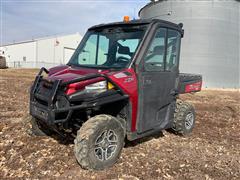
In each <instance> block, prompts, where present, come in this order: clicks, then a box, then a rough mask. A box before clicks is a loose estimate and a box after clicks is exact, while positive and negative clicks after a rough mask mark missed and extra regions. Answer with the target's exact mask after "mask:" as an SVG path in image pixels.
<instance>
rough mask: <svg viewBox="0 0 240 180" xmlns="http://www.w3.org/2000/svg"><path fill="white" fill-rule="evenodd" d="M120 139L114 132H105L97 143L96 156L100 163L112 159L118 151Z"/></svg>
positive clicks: (98, 138)
mask: <svg viewBox="0 0 240 180" xmlns="http://www.w3.org/2000/svg"><path fill="white" fill-rule="evenodd" d="M117 140H118V137H117V135H116V133H115V132H114V131H113V130H105V131H103V132H102V133H101V134H100V135H99V136H98V137H97V139H96V141H95V155H96V157H97V158H98V159H99V160H100V161H104V160H108V159H110V158H111V157H112V156H113V155H114V153H115V152H116V149H117Z"/></svg>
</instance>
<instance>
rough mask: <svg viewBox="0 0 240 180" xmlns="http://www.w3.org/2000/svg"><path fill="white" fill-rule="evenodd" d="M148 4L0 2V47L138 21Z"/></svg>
mask: <svg viewBox="0 0 240 180" xmlns="http://www.w3.org/2000/svg"><path fill="white" fill-rule="evenodd" d="M148 2H150V1H149V0H68V1H67V0H64V1H63V0H62V1H61V0H59V1H56V0H0V16H1V17H0V20H1V22H0V25H1V27H0V30H1V32H0V44H1V45H4V44H8V43H13V42H19V41H25V40H31V39H34V38H39V37H46V36H56V35H64V34H71V33H76V32H79V33H80V34H81V35H84V33H85V32H86V30H87V29H88V28H89V27H91V26H93V25H96V24H101V23H107V22H114V21H122V19H123V16H124V15H129V16H130V17H131V18H134V17H135V18H138V11H139V10H140V8H141V7H143V6H144V5H146V4H147V3H148Z"/></svg>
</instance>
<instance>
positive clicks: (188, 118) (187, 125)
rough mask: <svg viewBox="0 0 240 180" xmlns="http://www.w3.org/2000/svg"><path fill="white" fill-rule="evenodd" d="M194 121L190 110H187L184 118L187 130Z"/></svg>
mask: <svg viewBox="0 0 240 180" xmlns="http://www.w3.org/2000/svg"><path fill="white" fill-rule="evenodd" d="M193 122H194V115H193V113H192V112H189V113H188V114H187V116H186V119H185V127H186V129H187V130H189V129H191V128H192V126H193Z"/></svg>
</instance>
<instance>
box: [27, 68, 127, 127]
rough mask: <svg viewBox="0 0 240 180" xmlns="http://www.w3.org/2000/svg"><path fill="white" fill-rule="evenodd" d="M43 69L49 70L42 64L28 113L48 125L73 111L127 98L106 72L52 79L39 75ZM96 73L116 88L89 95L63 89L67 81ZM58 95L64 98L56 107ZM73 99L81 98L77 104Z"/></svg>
mask: <svg viewBox="0 0 240 180" xmlns="http://www.w3.org/2000/svg"><path fill="white" fill-rule="evenodd" d="M43 72H45V73H47V74H48V70H46V69H45V68H42V69H41V70H40V72H39V73H38V75H37V77H36V79H35V81H34V84H33V86H32V88H31V92H30V114H31V115H32V116H33V117H35V118H37V119H38V120H41V121H43V122H44V123H45V124H47V125H49V126H54V124H58V123H64V122H67V121H69V120H70V119H71V117H72V114H73V112H74V111H89V110H92V109H95V108H98V107H100V106H103V105H105V104H109V103H113V102H117V101H121V100H126V99H128V96H127V95H126V94H125V93H124V92H123V91H122V90H121V89H120V88H119V87H118V86H117V85H116V84H115V83H114V82H113V81H112V80H111V79H110V78H109V77H108V76H105V75H102V74H91V75H88V76H84V77H80V78H77V79H73V80H70V81H68V82H62V81H61V80H55V81H53V82H51V81H48V80H47V79H45V78H44V77H43V76H42V73H43ZM99 77H102V78H103V80H104V79H105V80H106V81H108V82H111V83H112V84H113V85H114V87H116V89H115V90H108V91H106V92H103V93H100V94H90V95H89V94H81V92H76V93H75V94H72V95H68V96H67V95H65V93H64V91H65V89H66V87H67V86H68V85H69V84H72V83H77V82H80V81H86V80H89V79H94V78H99ZM61 97H64V98H65V102H64V103H62V105H61V106H60V107H59V106H57V105H56V102H58V101H59V100H60V98H61ZM76 100H80V103H77V104H76V103H75V102H76Z"/></svg>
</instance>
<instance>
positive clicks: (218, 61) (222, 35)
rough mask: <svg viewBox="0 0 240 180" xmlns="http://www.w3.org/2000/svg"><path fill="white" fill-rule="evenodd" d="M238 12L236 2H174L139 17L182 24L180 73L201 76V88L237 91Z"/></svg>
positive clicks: (239, 56) (158, 5)
mask: <svg viewBox="0 0 240 180" xmlns="http://www.w3.org/2000/svg"><path fill="white" fill-rule="evenodd" d="M239 9H240V2H239V1H236V0H226V1H218V0H213V1H193V0H189V1H180V0H176V1H159V2H155V3H151V4H149V5H147V6H145V7H144V8H143V9H142V10H141V11H140V12H139V14H140V18H142V19H147V18H159V19H164V20H168V21H172V22H175V23H180V22H182V23H183V24H184V30H185V36H184V38H183V40H182V47H181V62H180V71H181V72H189V73H199V74H202V75H203V79H204V87H210V88H240V83H239V82H240V74H239V71H240V64H239V61H240V52H239V51H240V45H239V43H240V40H239V39H240V35H239V34H240V33H239V31H240V25H239V24H240V14H239V11H240V10H239ZM168 14H171V15H168Z"/></svg>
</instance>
